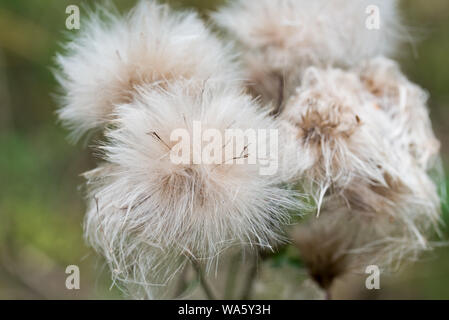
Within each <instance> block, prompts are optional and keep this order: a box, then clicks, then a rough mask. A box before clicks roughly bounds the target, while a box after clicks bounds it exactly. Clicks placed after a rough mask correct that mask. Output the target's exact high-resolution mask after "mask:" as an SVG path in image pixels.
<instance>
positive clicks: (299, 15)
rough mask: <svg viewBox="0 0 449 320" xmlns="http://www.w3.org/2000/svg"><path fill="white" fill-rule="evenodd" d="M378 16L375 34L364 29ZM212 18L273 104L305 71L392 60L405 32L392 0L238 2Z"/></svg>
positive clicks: (256, 88) (254, 83) (259, 91)
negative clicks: (239, 51)
mask: <svg viewBox="0 0 449 320" xmlns="http://www.w3.org/2000/svg"><path fill="white" fill-rule="evenodd" d="M373 6H374V7H376V8H377V9H378V12H374V13H373V12H371V11H370V10H369V9H370V8H373ZM377 13H378V14H379V16H378V18H379V19H380V21H379V22H380V26H379V29H369V28H368V27H367V25H366V23H367V20H368V18H369V15H370V14H377ZM213 17H214V20H215V21H216V23H217V24H218V25H219V26H221V27H223V28H224V29H226V30H227V31H228V32H229V34H230V36H231V37H233V38H234V39H236V41H237V43H238V44H239V45H240V46H241V47H242V51H243V61H244V63H245V66H246V68H247V76H248V78H249V79H248V80H249V85H250V87H251V88H252V89H254V91H255V93H256V94H257V95H261V96H262V97H263V98H264V99H266V100H268V101H270V100H274V101H275V102H279V101H282V98H283V97H288V96H289V95H290V94H292V93H294V88H295V87H296V86H298V85H299V82H298V81H299V80H300V78H301V74H302V72H303V71H304V69H305V68H307V67H308V66H311V65H314V66H319V67H325V66H329V65H332V66H353V65H355V64H357V63H358V62H360V61H361V60H363V59H366V58H370V57H374V56H376V55H380V54H382V55H391V54H392V53H393V52H394V51H395V48H396V46H397V43H398V40H399V39H400V38H401V34H402V33H403V32H404V31H403V30H402V29H403V28H402V26H401V25H400V23H399V22H398V21H399V20H400V19H399V17H398V15H397V12H396V1H392V0H375V1H372V0H363V1H344V0H315V1H308V0H237V1H234V2H232V3H231V4H230V5H229V6H228V7H225V8H222V9H221V10H220V11H219V12H217V13H215V14H214V15H213Z"/></svg>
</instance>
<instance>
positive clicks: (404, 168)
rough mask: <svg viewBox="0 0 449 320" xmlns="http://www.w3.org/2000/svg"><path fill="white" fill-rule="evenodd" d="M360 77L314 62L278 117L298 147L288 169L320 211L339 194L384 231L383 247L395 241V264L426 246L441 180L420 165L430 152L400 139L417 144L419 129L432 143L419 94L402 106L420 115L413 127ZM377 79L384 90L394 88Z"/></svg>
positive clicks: (391, 102)
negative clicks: (321, 67) (293, 173)
mask: <svg viewBox="0 0 449 320" xmlns="http://www.w3.org/2000/svg"><path fill="white" fill-rule="evenodd" d="M362 78H363V77H361V75H360V74H359V73H357V72H354V71H344V70H341V69H335V68H327V69H317V68H315V67H311V68H309V69H307V70H306V72H305V75H304V77H303V79H302V85H301V87H299V88H298V90H297V93H296V95H294V96H292V97H291V99H290V100H289V101H288V102H287V105H286V107H285V109H284V110H283V112H282V113H281V116H280V118H281V119H283V120H284V125H285V126H288V127H289V128H290V137H291V143H290V144H289V148H293V147H292V145H296V150H295V149H294V148H293V149H290V150H294V151H293V152H296V159H297V160H296V161H295V162H293V163H292V164H291V166H290V168H291V169H292V171H296V172H297V176H296V179H297V180H299V181H301V187H302V188H303V189H304V191H305V193H307V194H310V195H311V196H312V197H313V198H314V199H315V202H316V203H317V207H318V214H320V209H321V207H322V206H323V205H324V204H328V203H329V202H330V203H332V202H335V201H337V200H338V201H343V202H344V203H345V205H346V207H347V208H349V209H351V210H352V212H353V214H357V215H365V216H366V218H367V219H370V220H369V221H370V224H371V226H372V227H373V228H376V224H377V225H378V226H379V227H377V228H378V229H379V230H382V232H383V236H384V238H385V243H384V246H390V245H391V246H392V247H394V243H396V244H397V245H398V246H397V248H396V249H397V250H396V251H394V252H395V253H396V255H390V256H389V257H388V258H389V260H390V261H389V262H391V263H394V262H397V261H394V259H392V257H396V258H397V260H401V258H402V254H404V253H405V252H409V253H413V254H415V253H416V252H417V251H419V250H422V249H427V248H428V247H429V244H428V241H427V235H428V234H429V230H430V229H437V226H438V221H439V213H440V200H439V196H438V186H437V185H436V184H435V183H434V182H433V181H432V179H431V177H430V175H429V174H428V172H427V170H426V168H425V167H426V165H425V164H421V163H420V162H423V161H424V160H421V159H426V160H425V161H427V159H428V157H424V158H421V157H420V156H421V155H419V154H417V153H416V152H415V148H416V147H415V145H412V144H405V143H403V141H405V142H409V141H410V142H413V141H417V142H416V143H418V141H419V142H420V141H422V140H423V139H422V134H423V132H425V133H426V134H427V136H426V137H427V138H429V141H428V142H427V143H429V142H433V143H434V144H437V141H436V139H435V138H434V136H433V133H432V131H431V128H430V127H429V126H428V124H429V119H428V115H427V114H426V113H425V112H423V110H426V109H425V107H424V106H423V104H422V102H423V101H422V100H420V99H414V100H413V99H411V100H410V101H408V103H407V104H406V106H407V109H409V111H408V114H410V113H412V114H414V113H419V114H420V115H421V116H424V118H422V119H419V117H416V118H415V119H414V121H415V122H416V123H417V124H416V125H417V127H416V128H418V130H415V129H414V128H413V127H410V124H409V123H407V121H404V119H401V120H398V119H396V118H397V117H402V118H405V119H409V117H407V114H406V115H402V116H401V115H398V112H399V110H398V111H394V109H398V108H399V106H398V105H397V103H399V102H398V101H394V100H393V99H390V100H388V99H383V100H384V101H383V103H384V107H381V106H380V105H379V103H380V100H379V99H380V98H379V96H376V95H374V94H373V92H372V91H370V90H368V89H367V88H366V81H362ZM400 79H402V80H403V81H405V78H403V77H401V78H400ZM392 81H393V80H392ZM378 84H379V85H382V86H384V87H383V88H384V89H386V88H388V86H389V85H390V86H391V83H390V84H389V83H387V82H385V83H378ZM407 84H408V82H407ZM398 85H399V84H398ZM409 86H411V84H409ZM412 88H414V89H415V90H418V89H417V87H415V86H413V87H412ZM383 92H384V91H383ZM411 97H415V95H411ZM384 98H385V97H384ZM423 108H424V109H423ZM412 110H414V111H412ZM394 115H395V116H394ZM422 128H425V129H426V130H424V129H422ZM401 135H402V136H403V138H400V136H401ZM398 137H399V138H398ZM398 140H402V141H398ZM427 148H429V149H430V150H432V152H433V156H436V155H437V152H436V153H435V149H434V146H433V145H428V146H421V147H420V149H422V150H423V151H425V150H426V149H427ZM290 152H292V151H290ZM429 152H430V151H429ZM418 155H419V156H418ZM292 158H293V157H290V158H289V159H290V160H291V159H292ZM298 163H299V164H301V165H298ZM287 176H292V172H288V171H287ZM293 176H294V175H293ZM336 199H337V200H336ZM361 221H363V220H361ZM391 226H395V227H391ZM387 230H388V231H387ZM388 239H390V240H391V241H390V242H388V241H387V240H388ZM405 244H407V245H408V247H406V246H405ZM392 247H389V248H390V249H391V248H392Z"/></svg>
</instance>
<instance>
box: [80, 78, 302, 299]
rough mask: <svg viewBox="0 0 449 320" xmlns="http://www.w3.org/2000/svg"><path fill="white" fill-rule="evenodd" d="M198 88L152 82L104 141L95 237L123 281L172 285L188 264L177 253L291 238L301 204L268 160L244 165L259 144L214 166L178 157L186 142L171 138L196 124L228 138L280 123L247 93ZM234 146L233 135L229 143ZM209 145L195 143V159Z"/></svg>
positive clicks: (210, 254)
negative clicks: (284, 230)
mask: <svg viewBox="0 0 449 320" xmlns="http://www.w3.org/2000/svg"><path fill="white" fill-rule="evenodd" d="M191 88H192V85H186V84H185V83H183V82H178V83H174V84H168V85H167V87H166V89H162V88H160V89H157V90H154V89H152V90H146V89H142V90H140V93H139V97H138V98H136V99H135V100H134V101H133V102H132V103H130V104H124V105H121V106H118V107H117V108H116V113H115V115H116V120H115V121H114V129H112V130H110V131H108V132H107V133H106V136H107V138H108V142H107V143H106V144H105V145H104V146H103V147H102V149H103V150H104V152H105V155H104V159H105V161H106V164H105V165H103V166H102V167H100V168H99V169H97V170H95V171H93V172H92V173H90V174H88V176H89V184H90V185H91V190H90V192H89V199H90V205H89V209H88V212H87V217H86V233H87V237H88V240H89V242H90V243H91V244H92V245H93V246H94V247H95V248H96V249H97V250H98V251H100V252H101V253H103V254H104V255H105V256H106V257H107V259H108V261H109V262H110V263H111V265H112V269H113V270H114V269H118V270H120V271H119V273H118V274H117V277H118V278H119V279H122V280H124V281H127V282H129V281H134V282H139V283H142V284H144V286H145V285H146V286H147V287H148V288H149V289H154V286H151V285H150V284H153V285H155V284H159V285H161V284H165V283H166V281H167V280H168V279H169V278H170V276H172V275H173V274H174V272H175V270H174V268H176V266H179V265H180V264H173V263H172V264H169V263H167V260H170V261H171V260H176V259H178V258H179V257H190V258H194V259H200V260H201V259H206V260H208V261H210V260H212V259H213V258H214V257H216V256H217V255H218V254H219V253H220V252H221V251H222V250H224V249H226V248H227V247H229V246H231V245H250V246H262V247H270V246H271V244H272V243H275V242H277V241H279V240H282V237H281V235H280V233H279V231H280V229H281V225H282V223H284V222H286V221H288V214H287V212H286V210H285V209H286V208H288V207H292V206H296V205H297V204H296V203H297V202H296V201H294V200H295V199H293V197H292V195H293V194H292V191H289V190H285V189H282V188H281V187H279V185H278V183H279V178H278V177H277V175H261V174H260V171H259V169H260V166H261V164H260V163H259V162H257V163H256V164H249V163H247V162H246V161H244V163H243V164H239V163H235V161H234V158H241V159H243V160H244V159H245V158H247V153H248V152H251V148H250V147H247V146H241V147H240V149H241V150H238V147H237V146H235V148H234V149H235V151H234V152H235V153H234V155H231V156H229V154H227V153H224V154H223V155H222V157H221V158H220V159H219V161H218V163H214V164H206V163H200V164H193V163H188V164H175V163H173V161H172V159H171V157H170V154H171V152H172V151H173V150H178V149H175V146H176V145H177V143H178V141H171V138H170V136H171V134H172V132H173V131H174V130H175V129H179V128H181V129H185V130H186V131H187V132H188V133H189V136H190V137H192V139H193V136H194V131H193V130H194V129H193V127H194V121H199V122H200V123H201V126H202V128H203V130H206V129H215V130H218V132H220V133H223V136H225V130H227V129H233V128H235V129H242V130H246V129H269V128H273V129H275V128H276V123H275V122H274V120H272V119H271V118H270V117H268V116H267V113H266V112H265V111H263V110H261V109H260V107H258V106H257V105H256V104H254V102H253V101H252V100H251V98H250V97H249V96H247V95H243V94H241V93H240V91H239V90H236V89H229V88H226V87H224V86H222V85H219V86H217V85H216V84H213V83H209V82H205V84H204V86H203V87H202V88H201V90H192V89H191ZM192 143H193V142H192ZM228 143H232V141H229V140H228V141H224V140H223V141H222V142H221V143H220V148H223V149H225V148H226V145H227V144H228ZM269 143H270V141H269V139H268V137H267V138H266V139H260V140H259V141H258V147H260V146H261V145H265V146H266V147H267V150H269V149H270V145H269ZM205 145H207V143H204V145H203V147H205ZM184 151H185V150H184ZM184 151H183V152H184ZM199 152H200V151H199V149H195V147H194V146H192V154H191V157H192V158H193V157H195V155H198V156H199V154H198V153H199ZM181 260H182V259H181ZM169 265H170V266H169ZM160 266H163V268H162V269H163V270H162V271H161V270H159V269H160ZM154 281H157V283H154ZM150 291H151V290H150Z"/></svg>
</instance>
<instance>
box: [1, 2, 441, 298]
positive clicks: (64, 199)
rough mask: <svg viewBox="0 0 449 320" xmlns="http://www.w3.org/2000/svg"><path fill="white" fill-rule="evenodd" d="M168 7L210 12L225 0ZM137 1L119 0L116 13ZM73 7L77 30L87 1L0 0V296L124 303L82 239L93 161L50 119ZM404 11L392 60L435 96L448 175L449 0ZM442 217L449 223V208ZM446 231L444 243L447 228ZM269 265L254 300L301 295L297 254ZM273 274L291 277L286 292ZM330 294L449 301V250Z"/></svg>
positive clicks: (413, 4) (436, 120)
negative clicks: (376, 281)
mask: <svg viewBox="0 0 449 320" xmlns="http://www.w3.org/2000/svg"><path fill="white" fill-rule="evenodd" d="M169 2H170V3H171V4H172V5H173V6H174V7H177V8H196V9H198V10H200V12H201V13H202V15H204V16H207V12H208V11H209V10H213V9H214V8H215V7H216V6H218V5H219V4H221V3H222V2H223V1H222V0H187V1H181V0H173V1H169ZM134 3H135V1H134V0H129V1H128V0H126V1H118V0H117V1H115V4H116V5H117V6H118V7H119V9H120V10H126V9H127V8H130V7H131V6H133V4H134ZM70 4H76V5H79V6H80V8H81V28H82V26H83V18H84V17H83V14H84V13H85V10H84V7H83V6H86V5H87V6H91V5H92V4H93V1H76V0H70V1H68V0H57V1H56V0H39V1H27V0H1V1H0V299H120V298H123V296H122V294H121V292H120V291H119V290H117V289H116V288H114V287H111V280H110V277H109V274H108V271H107V268H106V267H105V265H104V262H103V260H102V259H101V258H99V257H98V256H97V255H96V254H95V253H94V252H92V250H91V249H89V248H88V247H87V246H86V245H85V242H84V240H83V237H82V221H83V215H84V209H85V208H84V204H83V199H82V192H81V191H80V188H79V186H80V185H81V184H82V182H83V179H82V178H81V177H80V176H79V174H80V173H82V172H84V171H86V170H88V169H90V168H93V167H94V166H95V159H93V158H92V157H91V156H90V152H89V150H88V148H87V147H86V146H83V145H73V144H70V143H69V142H68V140H67V131H65V130H64V129H63V128H62V127H61V126H60V125H59V124H57V119H56V116H55V110H56V108H57V105H56V102H55V99H54V94H55V93H56V92H57V87H56V82H55V79H54V78H53V76H52V73H51V67H52V66H53V65H54V64H53V60H52V59H53V57H54V55H55V53H56V52H57V51H58V50H59V49H60V44H61V42H62V41H63V40H64V39H66V37H67V34H68V33H74V32H75V33H76V32H78V31H76V30H73V31H68V30H66V28H65V20H66V18H67V15H66V13H65V9H66V7H67V6H68V5H70ZM401 7H402V9H403V10H402V12H403V16H404V18H405V21H406V24H407V25H409V26H410V27H411V32H412V34H413V35H414V37H415V38H416V39H417V41H415V42H414V43H410V44H408V45H406V46H404V48H403V50H401V52H400V53H399V55H398V57H397V59H398V60H399V61H400V62H401V65H402V67H403V69H404V71H405V73H406V74H407V75H408V76H409V78H410V79H411V80H413V81H414V82H416V83H418V84H419V85H421V86H422V87H424V88H426V89H427V90H428V91H429V92H430V94H431V98H430V102H429V103H430V110H431V118H432V120H433V124H434V129H435V131H436V134H437V136H438V137H439V139H440V140H441V142H442V155H443V162H444V164H445V167H446V172H449V1H447V0H413V1H402V3H401ZM446 198H447V196H446ZM444 220H445V221H446V223H449V217H448V211H447V208H445V209H444ZM444 235H445V239H444V240H447V239H449V227H448V228H445V229H444ZM268 263H269V265H268V268H265V269H264V272H262V274H261V275H260V276H259V282H261V283H259V284H258V288H261V287H266V286H268V289H269V290H268V291H267V290H265V291H264V292H265V293H264V294H260V295H257V290H256V296H255V297H259V298H285V299H288V298H300V297H301V295H298V294H297V291H298V290H299V289H300V288H302V289H301V290H303V291H304V290H305V291H307V290H308V289H307V285H305V284H304V283H303V282H302V281H303V280H304V278H305V272H304V270H303V269H301V264H300V263H298V261H297V260H296V259H295V257H293V258H292V257H291V256H289V255H282V256H278V257H276V259H274V261H271V262H268ZM72 264H75V265H78V266H79V267H80V270H81V289H80V290H67V289H66V288H65V279H66V276H67V275H66V274H65V268H66V266H68V265H72ZM279 268H282V269H283V271H282V272H278V271H279V270H278V269H279ZM279 274H282V275H288V276H289V277H290V279H288V280H287V283H288V284H289V285H288V286H283V285H282V281H283V280H282V279H279ZM284 280H285V279H284ZM301 286H302V287H301ZM304 286H305V287H304ZM256 289H257V288H256ZM267 292H268V293H267ZM335 298H352V299H356V298H374V299H389V298H396V299H406V298H411V299H417V298H420V299H449V246H448V247H444V246H442V247H441V248H438V249H436V250H435V251H433V252H432V253H429V254H426V255H425V256H424V257H423V259H422V260H421V261H419V262H416V263H413V264H411V265H409V266H408V267H407V268H406V269H405V270H403V272H401V273H400V274H393V275H389V276H385V277H382V278H381V290H375V292H373V291H368V290H366V289H365V288H364V286H363V283H362V282H361V281H360V279H359V280H357V279H355V280H354V279H347V280H341V281H340V283H339V284H338V286H337V289H336V293H335Z"/></svg>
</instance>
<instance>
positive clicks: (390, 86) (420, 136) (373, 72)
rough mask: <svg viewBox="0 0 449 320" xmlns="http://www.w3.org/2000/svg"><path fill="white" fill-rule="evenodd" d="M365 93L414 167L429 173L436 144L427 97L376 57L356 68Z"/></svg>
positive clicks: (393, 65)
mask: <svg viewBox="0 0 449 320" xmlns="http://www.w3.org/2000/svg"><path fill="white" fill-rule="evenodd" d="M356 72H357V73H358V74H359V76H360V78H361V80H362V82H363V84H364V86H365V87H366V89H367V90H368V91H369V92H371V93H372V94H373V95H374V96H375V97H376V100H377V105H378V107H379V108H381V109H382V110H383V111H384V112H385V113H386V114H388V116H389V117H390V119H391V121H392V122H393V123H394V127H395V128H396V130H395V132H393V133H392V134H393V136H394V137H393V139H394V140H395V141H397V144H398V147H400V148H402V149H405V150H408V151H409V152H410V154H412V156H413V157H414V158H415V159H416V161H417V163H418V165H419V166H420V167H421V168H423V169H424V170H429V169H431V168H432V167H434V166H435V165H436V159H437V157H438V153H439V149H440V142H439V141H438V140H437V139H436V138H435V135H434V133H433V130H432V123H431V121H430V118H429V111H428V110H427V105H426V104H427V99H428V94H427V92H425V91H424V90H423V89H421V88H420V87H419V86H418V85H416V84H413V83H411V82H410V81H409V80H408V79H407V78H406V77H405V76H404V75H403V74H402V73H401V70H400V68H399V66H398V64H397V63H396V62H394V61H392V60H390V59H388V58H384V57H377V58H375V59H370V60H367V61H364V62H363V63H362V64H361V65H359V66H358V67H357V68H356Z"/></svg>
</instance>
